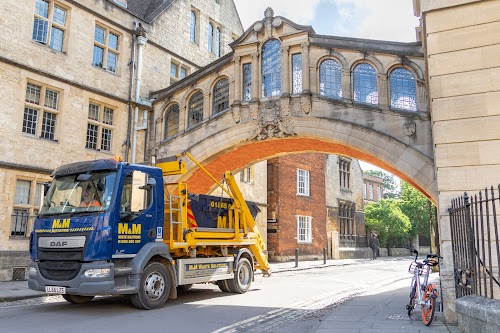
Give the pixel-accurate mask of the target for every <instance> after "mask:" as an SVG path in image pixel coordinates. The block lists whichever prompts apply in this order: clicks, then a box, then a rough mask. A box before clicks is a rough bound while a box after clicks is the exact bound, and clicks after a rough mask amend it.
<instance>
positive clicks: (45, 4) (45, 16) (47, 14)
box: [32, 0, 67, 52]
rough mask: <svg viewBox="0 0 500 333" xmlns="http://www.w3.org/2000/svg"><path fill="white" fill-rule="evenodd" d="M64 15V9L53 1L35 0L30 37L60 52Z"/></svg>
mask: <svg viewBox="0 0 500 333" xmlns="http://www.w3.org/2000/svg"><path fill="white" fill-rule="evenodd" d="M66 15H67V14H66V9H63V8H61V7H60V6H57V5H55V4H54V2H53V1H45V0H36V4H35V17H34V23H33V34H32V39H33V40H34V41H36V42H39V43H41V44H46V45H48V46H49V47H50V48H52V49H54V50H56V51H59V52H62V51H63V43H64V34H65V32H66V29H67V28H66ZM49 30H51V33H50V38H49Z"/></svg>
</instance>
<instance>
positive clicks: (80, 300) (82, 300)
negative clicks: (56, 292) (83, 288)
mask: <svg viewBox="0 0 500 333" xmlns="http://www.w3.org/2000/svg"><path fill="white" fill-rule="evenodd" d="M61 296H62V297H63V298H64V299H65V300H66V301H68V302H70V303H71V304H86V303H89V302H90V301H91V300H93V299H94V297H95V296H82V295H68V294H63V295H61Z"/></svg>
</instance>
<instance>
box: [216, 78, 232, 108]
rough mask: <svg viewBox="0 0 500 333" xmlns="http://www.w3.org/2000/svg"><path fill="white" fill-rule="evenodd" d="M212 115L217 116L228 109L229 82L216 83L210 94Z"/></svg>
mask: <svg viewBox="0 0 500 333" xmlns="http://www.w3.org/2000/svg"><path fill="white" fill-rule="evenodd" d="M212 98H213V102H212V114H217V113H219V112H222V111H226V110H227V109H229V80H228V79H221V80H219V81H217V83H216V84H215V86H214V90H213V93H212Z"/></svg>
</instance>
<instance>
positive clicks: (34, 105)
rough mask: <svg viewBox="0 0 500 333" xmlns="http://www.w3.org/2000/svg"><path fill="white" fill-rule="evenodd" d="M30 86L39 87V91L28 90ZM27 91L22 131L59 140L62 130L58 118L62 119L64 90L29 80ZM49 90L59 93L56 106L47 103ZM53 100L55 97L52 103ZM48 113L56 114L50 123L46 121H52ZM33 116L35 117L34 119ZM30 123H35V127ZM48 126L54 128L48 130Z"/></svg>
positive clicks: (26, 133)
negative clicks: (47, 116)
mask: <svg viewBox="0 0 500 333" xmlns="http://www.w3.org/2000/svg"><path fill="white" fill-rule="evenodd" d="M30 86H31V87H33V88H39V90H38V93H36V91H34V90H31V91H28V89H29V88H30ZM25 92H26V94H25V99H24V112H23V126H22V128H21V131H22V132H23V134H24V135H28V136H33V137H37V138H40V139H46V140H50V141H54V142H58V141H59V140H58V138H59V131H60V126H59V125H58V124H59V122H58V119H60V115H61V106H62V97H63V90H62V89H60V88H56V87H53V86H50V85H47V84H44V83H41V82H37V81H32V80H28V81H27V83H26V90H25ZM48 92H51V93H54V94H57V97H56V102H55V103H56V105H55V107H53V105H47V100H48V98H47V93H48ZM36 96H38V97H36ZM32 98H34V99H32ZM53 101H54V97H52V102H51V104H52V103H53ZM35 112H36V113H35ZM48 114H50V115H51V116H55V119H52V120H53V121H51V123H50V124H49V123H46V121H47V122H49V121H50V120H49V119H48V118H46V115H48ZM34 115H35V116H34ZM30 116H31V117H30ZM33 116H34V118H35V119H34V120H33ZM29 123H34V128H33V125H29ZM47 127H49V128H53V130H47ZM33 131H34V132H33ZM31 132H33V133H31Z"/></svg>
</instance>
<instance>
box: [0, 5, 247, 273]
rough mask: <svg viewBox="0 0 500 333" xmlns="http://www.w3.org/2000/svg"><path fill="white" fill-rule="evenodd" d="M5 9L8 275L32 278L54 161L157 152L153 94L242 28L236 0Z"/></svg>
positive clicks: (1, 209)
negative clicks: (35, 237) (38, 221)
mask: <svg viewBox="0 0 500 333" xmlns="http://www.w3.org/2000/svg"><path fill="white" fill-rule="evenodd" d="M0 10H1V11H2V23H3V24H2V27H3V33H2V34H1V35H0V72H1V73H2V75H1V77H0V85H1V87H2V97H3V98H2V106H3V109H2V110H3V111H2V115H1V116H0V126H1V128H2V131H0V140H1V142H2V145H1V147H0V156H1V157H0V244H1V245H0V281H5V280H12V279H24V278H25V274H26V266H27V264H28V260H29V258H28V252H27V250H28V243H29V234H30V232H31V225H32V220H33V217H34V216H35V215H36V213H37V211H38V209H39V206H40V202H41V199H42V192H43V191H42V183H44V182H46V181H48V180H49V175H50V173H51V171H52V170H53V169H54V168H56V167H57V166H59V165H61V164H66V163H70V162H75V161H82V160H91V159H92V160H93V159H98V158H111V157H113V156H116V155H120V156H121V157H122V159H125V160H131V159H132V157H135V161H137V162H141V161H143V160H148V159H149V156H150V155H151V152H150V151H148V149H147V145H146V144H145V138H146V136H147V135H149V136H153V135H155V134H156V133H154V132H155V131H154V130H148V131H146V128H149V129H156V127H155V126H153V120H152V118H153V117H151V116H150V114H151V111H152V108H151V101H150V100H147V99H146V98H147V97H148V96H149V93H150V92H151V91H155V90H158V89H162V88H165V87H167V86H168V85H170V84H171V83H174V82H176V81H178V80H180V79H182V78H183V77H184V76H186V75H189V74H190V73H192V72H194V71H196V70H198V69H199V68H201V67H203V66H205V65H207V64H209V63H210V62H212V61H213V60H216V59H217V58H219V57H221V56H223V55H224V54H227V53H229V52H230V51H231V49H230V47H229V44H230V43H231V42H232V41H233V40H234V39H235V38H236V37H237V36H239V35H241V34H242V33H243V28H242V25H241V22H240V19H239V16H238V13H237V11H236V8H235V6H234V2H233V1H214V0H197V1H194V0H193V1H191V0H183V1H180V0H179V1H176V0H160V1H151V0H144V1H143V0H98V1H95V0H79V1H75V0H27V1H17V0H3V1H1V2H0ZM139 73H140V75H139ZM138 79H139V80H138ZM136 111H137V113H138V115H139V116H138V119H141V121H138V122H136V126H133V122H132V119H134V116H133V115H134V113H135V112H136ZM146 125H148V126H146ZM134 128H135V129H136V130H137V131H134ZM134 132H135V133H137V135H136V136H135V139H133V138H134V135H133V133H134ZM133 147H136V149H133Z"/></svg>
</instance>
